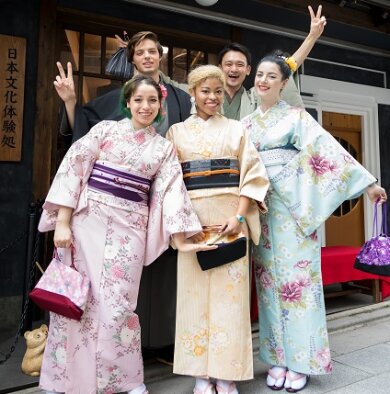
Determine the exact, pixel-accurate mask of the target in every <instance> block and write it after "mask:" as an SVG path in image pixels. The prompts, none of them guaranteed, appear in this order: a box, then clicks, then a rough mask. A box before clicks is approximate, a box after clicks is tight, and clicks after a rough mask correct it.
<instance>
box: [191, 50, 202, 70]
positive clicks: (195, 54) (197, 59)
mask: <svg viewBox="0 0 390 394" xmlns="http://www.w3.org/2000/svg"><path fill="white" fill-rule="evenodd" d="M190 54H191V57H190V62H191V64H190V66H189V70H190V71H191V70H193V69H194V68H195V67H196V66H199V65H201V64H205V63H206V62H205V53H204V52H202V51H191V52H190Z"/></svg>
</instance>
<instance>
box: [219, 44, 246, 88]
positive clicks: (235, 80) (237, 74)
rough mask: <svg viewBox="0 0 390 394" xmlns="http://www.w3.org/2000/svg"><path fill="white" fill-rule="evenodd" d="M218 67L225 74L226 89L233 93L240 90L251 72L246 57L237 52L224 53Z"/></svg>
mask: <svg viewBox="0 0 390 394" xmlns="http://www.w3.org/2000/svg"><path fill="white" fill-rule="evenodd" d="M220 67H221V69H222V71H223V73H224V74H225V78H226V86H227V88H228V89H232V90H235V91H237V90H238V89H240V87H241V86H242V84H243V83H244V81H245V78H246V77H247V76H248V75H249V74H250V72H251V66H249V65H248V61H247V58H246V56H245V55H244V54H243V53H242V52H238V51H229V52H226V53H225V55H224V56H223V58H222V61H221V64H220Z"/></svg>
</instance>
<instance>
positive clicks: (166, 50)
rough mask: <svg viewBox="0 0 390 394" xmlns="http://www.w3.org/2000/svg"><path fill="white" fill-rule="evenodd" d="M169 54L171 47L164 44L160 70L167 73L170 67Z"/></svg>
mask: <svg viewBox="0 0 390 394" xmlns="http://www.w3.org/2000/svg"><path fill="white" fill-rule="evenodd" d="M168 56H169V48H168V47H165V46H163V57H162V59H161V62H160V70H161V71H162V72H163V73H164V74H165V75H168V74H169V67H168Z"/></svg>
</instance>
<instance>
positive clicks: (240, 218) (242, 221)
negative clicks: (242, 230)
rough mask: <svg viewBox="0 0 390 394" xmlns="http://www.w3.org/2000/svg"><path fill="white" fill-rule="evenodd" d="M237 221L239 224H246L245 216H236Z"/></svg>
mask: <svg viewBox="0 0 390 394" xmlns="http://www.w3.org/2000/svg"><path fill="white" fill-rule="evenodd" d="M236 219H237V220H238V222H239V223H241V224H242V223H244V222H245V218H244V216H241V215H240V214H237V215H236Z"/></svg>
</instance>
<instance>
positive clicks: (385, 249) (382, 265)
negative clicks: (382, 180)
mask: <svg viewBox="0 0 390 394" xmlns="http://www.w3.org/2000/svg"><path fill="white" fill-rule="evenodd" d="M372 233H373V237H372V238H371V239H370V240H369V241H367V242H366V243H365V244H364V245H363V247H362V249H361V251H360V252H359V254H358V255H357V257H356V260H355V265H354V267H355V268H357V269H359V270H361V271H365V272H369V273H371V274H375V275H383V276H390V237H389V236H388V234H387V203H383V204H382V225H381V228H380V232H378V204H377V203H375V207H374V223H373V229H372Z"/></svg>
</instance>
